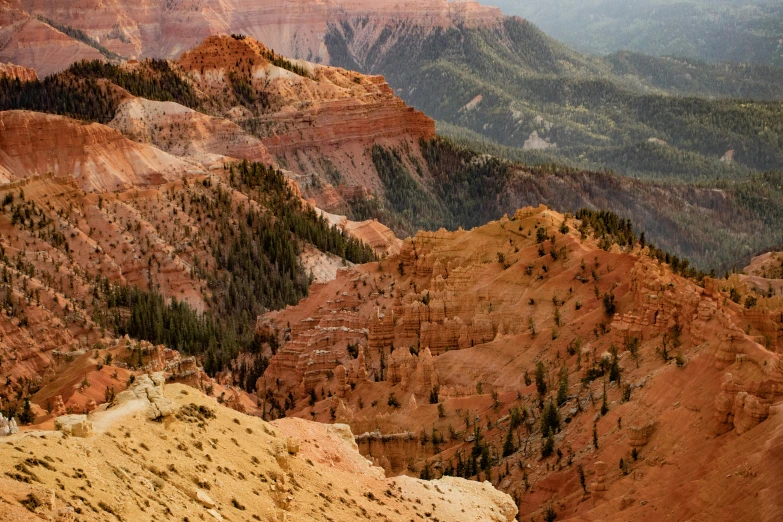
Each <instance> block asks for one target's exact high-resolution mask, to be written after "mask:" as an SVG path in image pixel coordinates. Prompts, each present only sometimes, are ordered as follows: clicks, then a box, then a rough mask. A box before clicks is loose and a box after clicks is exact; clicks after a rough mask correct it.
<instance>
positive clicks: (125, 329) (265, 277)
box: [94, 161, 375, 385]
mask: <svg viewBox="0 0 783 522" xmlns="http://www.w3.org/2000/svg"><path fill="white" fill-rule="evenodd" d="M228 179H229V185H230V187H231V188H233V189H234V190H237V191H239V192H241V193H243V194H245V195H246V196H248V197H249V198H251V199H252V200H253V201H255V202H256V203H258V204H259V205H261V207H260V208H261V209H263V210H258V209H256V208H254V206H253V205H241V204H237V203H236V201H235V200H234V199H233V198H232V195H231V190H230V188H229V187H224V186H222V185H220V184H219V185H215V186H213V185H212V183H211V182H210V183H208V182H207V181H205V182H204V183H203V184H201V185H198V184H196V185H195V186H193V187H191V188H189V189H188V190H185V191H183V192H182V193H181V194H179V196H178V198H177V200H178V203H179V204H180V208H182V209H183V210H184V211H185V212H187V214H188V215H190V216H191V217H193V218H194V220H201V222H202V223H203V226H204V229H205V230H206V231H208V237H209V240H208V245H209V247H208V249H207V251H206V252H205V254H207V257H206V258H201V259H199V258H196V259H195V260H194V266H193V273H192V276H193V277H194V278H195V279H197V280H203V281H205V282H206V287H207V289H208V293H207V295H208V297H209V299H208V304H209V309H208V310H207V311H206V312H204V313H203V314H199V313H197V312H196V311H195V310H194V309H193V308H192V307H190V306H189V305H188V304H187V303H185V302H183V301H178V300H177V299H171V300H170V301H167V300H165V299H164V298H163V297H162V296H161V295H160V294H159V293H158V292H157V290H156V288H155V286H154V284H153V285H151V287H150V288H148V289H144V288H137V287H128V286H124V285H113V284H110V283H109V282H108V281H107V280H105V279H103V280H100V281H98V282H97V283H96V285H95V291H94V296H96V299H97V300H98V301H100V302H102V303H104V305H105V306H102V307H98V308H97V309H96V312H95V314H94V319H95V320H97V321H98V322H99V323H100V324H102V325H104V326H106V327H108V328H111V330H112V331H114V332H115V333H116V334H117V335H125V334H128V335H130V336H131V337H133V338H137V339H144V340H147V341H150V342H152V343H161V344H165V345H167V346H169V347H171V348H175V349H177V350H180V351H181V352H182V353H185V354H190V355H198V356H201V357H202V358H203V364H204V369H205V370H206V371H207V373H209V374H210V375H214V374H215V373H216V372H219V371H221V370H223V369H224V368H225V367H226V365H228V364H229V363H230V362H231V361H232V360H234V359H236V357H237V356H238V355H239V354H240V353H243V352H250V353H254V354H257V353H258V352H259V351H260V349H261V344H262V342H266V341H270V340H269V339H264V338H261V337H259V336H258V335H257V333H256V331H255V321H256V318H257V317H258V316H259V315H261V314H263V313H265V312H267V311H269V310H277V309H280V308H283V307H285V306H287V305H292V304H296V303H297V302H299V301H300V300H301V299H302V298H303V297H305V296H306V295H307V292H308V287H309V285H310V283H311V281H312V278H311V274H309V273H308V272H306V271H305V269H304V268H303V267H302V265H301V263H300V262H299V258H298V255H299V254H300V253H301V250H302V246H303V245H304V244H310V245H313V246H315V247H317V248H319V249H320V250H321V251H323V252H327V253H331V254H335V255H337V256H340V257H342V258H344V259H345V260H346V261H350V262H353V263H365V262H368V261H371V260H373V259H375V255H374V253H373V251H372V249H371V248H370V247H369V246H367V245H366V244H364V243H363V242H361V241H359V240H357V239H355V238H353V237H349V236H347V235H346V234H345V233H344V232H343V231H342V230H340V229H338V228H337V227H334V226H332V225H330V224H329V223H328V222H327V221H326V219H325V218H323V217H320V216H318V215H317V214H316V213H315V211H314V210H313V209H312V208H311V207H309V206H307V205H305V204H303V203H302V202H301V200H300V199H299V198H298V197H297V196H296V195H295V194H294V193H293V191H292V190H291V188H290V186H289V185H288V182H287V181H286V180H285V177H284V176H283V174H282V173H281V172H280V171H279V170H276V169H274V168H271V167H268V166H265V165H263V164H260V163H253V162H247V161H245V162H242V163H239V164H236V165H232V166H230V167H229V173H228ZM251 381H252V385H255V379H249V380H248V381H247V382H248V383H250V382H251ZM243 384H244V383H243Z"/></svg>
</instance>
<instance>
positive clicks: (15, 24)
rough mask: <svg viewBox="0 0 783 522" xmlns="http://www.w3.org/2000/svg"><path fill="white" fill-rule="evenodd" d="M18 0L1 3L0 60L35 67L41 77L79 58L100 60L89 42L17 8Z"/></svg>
mask: <svg viewBox="0 0 783 522" xmlns="http://www.w3.org/2000/svg"><path fill="white" fill-rule="evenodd" d="M18 5H19V4H18V3H17V2H5V1H3V2H0V62H10V63H13V64H18V65H23V66H26V67H29V68H31V69H34V70H35V72H36V73H37V74H38V76H39V77H41V78H43V77H44V76H48V75H50V74H52V73H56V72H59V71H62V70H63V69H66V68H67V67H68V66H69V65H71V64H72V63H74V62H78V61H79V60H99V59H101V58H102V55H101V53H100V52H99V51H98V50H97V49H95V48H93V47H90V46H89V45H86V44H84V43H82V42H80V41H78V40H75V39H73V38H71V37H70V36H68V35H67V34H65V33H62V32H60V31H58V30H57V29H55V28H53V27H52V26H50V25H48V24H46V23H45V22H43V21H41V20H39V19H38V18H36V17H35V16H31V15H30V14H29V13H27V12H25V11H22V10H21V9H19V8H18Z"/></svg>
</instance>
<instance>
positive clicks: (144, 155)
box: [0, 111, 200, 192]
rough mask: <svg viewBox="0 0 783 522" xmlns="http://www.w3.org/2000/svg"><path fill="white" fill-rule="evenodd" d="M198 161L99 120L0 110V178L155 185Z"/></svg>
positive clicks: (91, 185) (108, 187) (108, 186)
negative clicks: (131, 136)
mask: <svg viewBox="0 0 783 522" xmlns="http://www.w3.org/2000/svg"><path fill="white" fill-rule="evenodd" d="M199 170H200V165H197V164H195V163H192V162H190V161H188V160H185V159H182V158H177V157H174V156H172V155H170V154H167V153H165V152H163V151H161V150H159V149H157V148H155V147H150V146H147V145H142V144H139V143H136V142H133V141H131V140H129V139H127V138H125V137H124V136H123V135H122V134H120V133H119V132H117V131H115V130H113V129H110V128H109V127H106V126H104V125H99V124H86V123H82V122H78V121H75V120H72V119H70V118H65V117H62V116H54V115H44V114H40V113H35V112H28V111H5V112H0V182H5V183H9V182H11V181H18V180H24V179H28V178H32V177H35V176H45V175H47V174H53V175H55V176H60V177H63V178H70V179H73V180H75V182H76V184H77V185H78V186H79V187H80V188H81V189H83V190H87V191H98V192H103V191H112V190H119V189H128V188H130V187H133V186H145V185H157V184H160V183H162V182H164V181H170V180H173V179H175V178H179V177H181V176H183V175H184V174H187V173H193V174H195V173H198V172H199Z"/></svg>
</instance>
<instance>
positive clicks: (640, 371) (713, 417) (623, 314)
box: [259, 208, 783, 520]
mask: <svg viewBox="0 0 783 522" xmlns="http://www.w3.org/2000/svg"><path fill="white" fill-rule="evenodd" d="M563 219H564V217H563V216H562V215H559V214H557V213H555V212H552V211H550V210H547V209H544V208H539V209H523V210H521V211H519V212H517V215H516V216H515V217H514V218H513V219H504V220H501V221H499V222H495V223H491V224H489V225H487V226H484V227H480V228H478V229H475V230H472V231H470V232H464V231H463V232H455V233H446V232H441V233H419V234H418V235H417V236H416V238H414V239H413V240H412V241H411V240H407V241H406V242H405V244H404V245H403V247H402V250H401V252H400V254H399V255H397V256H392V257H390V258H388V259H386V260H384V261H383V262H382V263H380V264H379V263H372V264H369V265H363V266H359V267H354V268H352V269H351V270H350V271H347V272H344V273H341V274H340V275H339V276H338V278H337V279H336V280H334V281H332V282H329V283H327V284H326V285H319V286H318V287H317V288H315V289H314V290H313V291H312V293H311V295H310V296H309V297H308V298H307V299H305V300H304V301H302V302H301V303H300V304H299V305H298V306H296V307H293V308H291V309H287V310H285V311H281V312H275V313H271V314H269V315H268V316H267V317H265V318H264V319H263V320H261V321H260V325H262V327H263V328H277V329H278V330H279V331H280V332H281V333H280V335H281V336H282V338H284V339H286V340H287V341H286V342H285V344H284V346H283V348H282V349H281V350H279V351H278V353H277V355H275V356H274V357H273V358H272V361H271V365H270V367H269V369H268V370H267V373H266V374H265V376H264V380H263V382H260V383H259V389H264V386H265V385H266V386H270V385H271V384H270V383H280V384H281V386H282V390H281V391H280V393H281V396H284V395H285V394H287V393H288V392H289V391H290V393H292V395H293V397H294V398H295V399H296V400H297V402H296V407H295V408H294V410H295V411H296V413H295V415H296V416H301V417H305V418H313V419H316V420H320V421H322V422H335V421H336V422H346V423H348V424H350V425H351V428H352V430H353V431H354V433H357V434H363V435H359V436H358V438H357V440H358V441H359V447H360V450H361V451H362V452H363V453H364V454H365V455H368V456H369V457H371V458H372V460H373V461H374V462H376V463H378V464H379V465H382V466H383V467H384V468H385V469H386V470H387V472H388V473H392V474H413V475H415V474H418V473H420V471H421V470H422V467H423V465H424V463H425V462H428V463H429V464H430V465H431V466H432V468H431V469H432V470H435V471H434V475H435V476H439V474H440V472H442V470H443V469H444V467H447V466H448V464H449V461H451V463H452V464H454V463H455V462H456V457H455V455H456V453H457V452H461V453H462V458H463V459H466V458H467V456H469V454H470V448H471V447H472V444H471V442H470V441H471V440H472V434H473V430H474V429H475V425H479V426H481V428H482V430H483V432H482V436H483V437H485V438H486V440H487V441H489V443H490V446H491V447H492V448H493V449H492V452H493V454H495V455H497V459H496V460H495V462H494V463H493V466H492V470H491V472H490V477H491V480H492V482H493V483H494V484H495V485H496V486H498V487H499V488H500V489H501V490H504V491H507V492H509V493H510V494H512V496H514V497H515V498H517V499H518V500H519V505H520V512H521V514H522V517H521V518H526V517H527V516H528V515H533V516H534V517H535V516H537V513H539V512H540V511H539V510H541V509H542V508H543V507H545V506H546V505H548V504H551V505H553V506H554V508H555V510H556V511H557V513H558V518H563V519H565V518H570V517H576V518H580V519H590V520H593V519H595V520H601V519H603V520H606V519H616V518H617V517H618V516H622V518H629V519H633V518H643V519H664V518H666V519H669V518H671V519H676V520H688V519H700V518H701V517H706V518H715V519H720V520H726V519H728V518H732V519H740V520H775V519H777V518H779V517H780V516H781V514H782V512H781V508H780V506H781V497H780V493H779V492H776V491H775V489H774V486H772V485H773V484H776V483H777V482H778V481H779V480H780V479H781V475H780V463H781V455H783V454H782V453H781V444H783V439H781V436H780V433H782V432H781V429H783V428H781V426H783V424H781V422H783V420H782V419H783V418H781V417H780V414H779V410H780V406H779V404H780V401H781V398H782V397H783V365H782V364H781V358H780V353H779V352H780V350H781V331H782V330H781V317H780V312H779V310H780V309H781V303H780V302H778V301H774V302H773V301H769V302H765V306H763V307H762V306H758V307H754V308H752V309H746V308H745V307H743V306H741V305H737V304H735V303H733V302H731V301H730V300H729V299H728V297H727V293H728V292H727V291H726V292H723V291H721V289H722V288H723V287H725V286H726V282H724V281H716V280H710V279H706V280H705V283H704V286H703V287H702V286H699V285H697V284H696V283H695V282H693V281H691V280H686V279H683V278H681V277H679V276H675V275H673V274H671V272H670V271H669V269H668V267H667V266H665V265H661V264H659V263H658V262H657V261H653V260H651V259H650V258H648V257H647V255H646V251H640V250H639V249H638V247H637V248H636V249H634V250H625V251H621V250H619V249H618V248H617V247H616V246H615V247H614V249H613V250H612V251H611V252H605V251H603V250H600V249H599V248H598V247H597V246H596V243H595V242H593V241H592V240H591V239H587V240H581V239H580V238H579V234H578V233H577V232H575V231H574V228H575V227H577V226H578V221H575V220H573V219H571V220H568V225H569V226H570V228H571V231H570V232H568V233H567V234H561V233H559V232H556V230H558V229H559V227H560V224H561V223H562V221H563ZM537 226H543V227H545V228H546V229H547V231H548V233H549V234H550V235H551V234H554V235H555V236H556V242H555V246H554V250H555V251H557V252H559V253H558V259H557V260H554V259H553V258H552V256H551V255H550V254H548V253H545V255H543V256H540V255H539V253H538V246H537V245H536V242H535V236H536V234H535V230H536V227H537ZM529 232H532V234H531V235H528V233H529ZM544 246H545V251H546V252H549V251H550V250H551V249H552V248H553V247H552V245H550V241H547V242H546V243H545V244H544ZM498 252H500V253H503V254H504V255H505V261H506V263H508V264H509V265H510V266H509V267H508V268H507V269H504V267H503V266H502V265H501V264H500V263H499V262H498V258H497V253H498ZM401 272H402V273H403V274H404V275H401ZM609 293H611V294H613V295H614V296H615V299H616V303H617V313H616V314H615V315H614V316H612V317H609V316H607V315H606V313H605V309H604V306H603V304H602V297H603V295H604V294H609ZM554 299H556V300H557V303H558V304H557V306H554V305H553V302H554ZM425 301H426V302H427V303H426V304H425ZM555 310H557V313H558V314H559V317H560V322H561V324H560V326H557V325H556V324H555V320H554V317H555ZM288 324H290V325H291V326H290V330H288V329H287V327H286V325H288ZM531 325H532V326H531ZM533 330H535V334H534V333H533ZM632 338H637V339H638V340H639V342H640V347H639V350H638V352H637V353H638V356H637V357H634V356H633V355H632V354H631V353H630V352H629V351H628V350H626V347H627V346H628V340H629V339H632ZM349 343H350V344H353V343H358V345H359V348H358V352H359V354H360V356H359V358H358V359H356V358H354V357H352V356H351V355H349V353H348V349H347V348H348V345H349ZM664 343H665V344H666V349H667V351H668V352H669V356H670V357H671V359H670V360H669V361H666V362H665V361H664V359H663V357H662V356H661V355H660V350H661V349H662V347H663V345H664ZM612 346H615V347H617V349H618V350H619V354H618V357H619V360H618V362H619V367H620V369H621V372H622V373H621V383H622V386H630V388H629V389H630V399H628V400H624V399H623V397H622V394H621V391H622V387H618V386H617V384H616V383H607V385H608V386H607V388H606V390H607V391H606V393H607V405H608V413H606V415H601V413H600V411H599V410H600V407H601V404H602V401H603V393H604V387H603V386H604V378H605V377H602V378H598V379H597V380H594V381H585V382H584V383H582V382H580V380H581V379H583V378H584V377H586V375H587V373H586V372H587V371H588V370H589V369H590V368H594V367H596V364H598V362H599V361H600V360H601V358H602V357H611V356H610V355H609V352H610V351H611V347H612ZM569 347H571V348H570V350H569ZM417 350H418V355H416V354H415V352H416V351H417ZM675 357H676V358H679V360H680V361H681V364H679V363H678V364H675ZM381 361H383V362H381ZM539 361H540V362H542V363H543V364H544V367H545V369H546V373H547V377H546V382H547V383H548V393H547V395H549V396H550V397H552V396H553V395H555V394H556V393H557V389H558V382H559V381H558V375H559V372H560V371H561V370H560V369H561V368H566V369H567V371H568V374H569V381H568V382H569V383H570V385H569V387H568V393H567V395H568V399H567V400H566V401H565V403H564V404H563V405H562V406H561V407H560V416H561V418H562V419H563V420H564V422H566V424H563V429H562V431H560V432H559V433H558V434H557V435H556V436H555V438H554V440H555V446H556V448H558V449H560V451H561V452H562V455H563V456H562V457H561V458H560V457H557V456H551V457H548V458H541V450H540V447H541V444H542V437H541V434H540V430H538V425H539V416H540V410H539V409H538V406H537V404H538V393H537V392H536V385H535V382H531V383H530V384H526V382H525V375H526V374H528V375H529V376H530V378H531V379H533V380H534V374H535V369H536V364H537V363H538V362H539ZM382 367H383V369H382ZM436 386H437V387H438V389H439V390H438V395H439V399H440V403H441V405H442V407H443V414H442V416H441V415H439V412H438V407H436V406H435V405H434V404H430V400H429V399H430V393H431V392H432V390H433V388H434V387H436ZM310 390H314V394H315V399H316V401H315V403H314V404H313V405H312V406H311V405H310V404H309V403H310V402H312V400H311V399H309V398H308V397H309V395H310V393H311V392H310ZM391 393H393V394H394V396H395V397H396V398H397V400H398V402H399V404H400V406H399V407H393V406H390V405H388V404H387V402H388V398H389V395H390V394H391ZM512 408H517V409H518V410H520V411H521V409H522V408H525V409H526V410H527V411H528V413H529V415H531V416H532V418H533V419H534V420H528V421H527V422H528V424H527V426H529V428H526V424H525V423H523V424H522V426H520V427H519V428H516V429H515V430H512V436H513V441H514V446H515V452H514V453H513V454H512V455H510V456H509V457H505V458H503V457H501V456H500V455H499V452H500V450H501V448H502V447H503V443H504V440H505V438H506V436H507V433H508V430H509V428H508V423H509V412H510V410H511V409H512ZM594 420H595V421H596V424H595V425H596V429H597V433H598V439H599V445H598V449H596V448H595V447H594V446H593V441H592V430H593V423H594ZM474 422H475V423H476V424H474ZM433 433H437V434H439V436H440V437H443V439H444V440H443V442H440V443H439V444H438V445H437V447H435V446H434V445H433V442H432V440H433V439H432V437H433ZM423 441H424V442H423ZM632 448H637V451H638V452H639V455H640V456H639V457H638V460H634V459H633V458H632V457H631V450H632ZM621 458H622V459H624V461H625V462H627V463H628V468H626V472H623V471H622V470H621V469H619V466H618V462H619V461H620V459H621ZM600 462H605V463H607V466H608V470H607V471H606V472H605V475H604V476H603V477H602V478H601V479H600V480H599V479H598V478H597V477H596V470H598V471H599V472H600V471H601V470H602V469H604V468H602V465H601V464H599V463H600ZM580 465H581V466H583V468H584V470H585V472H586V473H587V485H586V489H587V494H585V493H584V492H583V490H582V488H581V486H580V484H579V480H578V474H577V467H578V466H580ZM525 476H526V477H527V479H526V480H527V483H528V484H529V485H528V486H526V485H525V480H524V477H525ZM482 478H487V475H486V473H482ZM591 482H595V484H592V485H591V484H590V483H591ZM727 489H728V490H731V491H733V492H735V493H734V494H732V495H724V494H720V493H719V492H721V491H724V490H727ZM620 512H622V515H620V514H619V513H620ZM727 513H729V514H730V516H729V517H728V518H727V515H726V514H727Z"/></svg>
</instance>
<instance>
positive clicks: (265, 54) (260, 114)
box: [178, 36, 435, 210]
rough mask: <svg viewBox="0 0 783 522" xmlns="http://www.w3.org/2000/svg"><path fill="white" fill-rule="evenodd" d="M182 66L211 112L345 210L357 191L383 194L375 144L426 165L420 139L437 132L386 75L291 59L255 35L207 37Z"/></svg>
mask: <svg viewBox="0 0 783 522" xmlns="http://www.w3.org/2000/svg"><path fill="white" fill-rule="evenodd" d="M274 60H282V61H283V62H282V63H281V62H278V63H277V64H275V63H273V62H274ZM178 63H179V65H180V66H181V67H182V69H183V71H184V72H185V73H186V74H187V75H188V77H189V78H190V79H191V80H192V81H193V82H194V84H195V86H196V87H197V88H198V89H199V90H200V91H201V92H203V93H204V94H205V95H207V96H209V97H211V99H212V100H214V101H213V103H212V106H211V109H210V110H212V111H214V112H217V113H219V114H220V115H221V116H223V117H225V118H228V119H230V120H232V121H235V122H236V123H238V124H239V125H240V126H241V127H242V128H243V129H246V130H247V131H248V132H251V133H253V134H255V135H256V136H258V137H259V138H260V139H261V143H262V144H263V145H264V147H265V148H266V149H267V150H268V151H269V152H270V154H272V155H273V156H274V157H275V158H276V159H277V161H278V162H279V163H280V164H281V165H283V166H284V167H285V168H286V170H288V171H289V172H290V175H291V176H292V177H293V179H295V180H296V181H297V182H298V184H299V186H300V188H302V189H303V191H304V193H305V195H306V196H308V197H314V198H315V200H316V202H317V204H318V205H319V206H321V207H322V208H324V209H326V210H332V209H337V208H341V207H343V208H344V206H345V203H346V200H347V199H350V198H351V197H353V196H354V192H356V191H357V190H361V191H363V192H364V193H378V194H382V193H383V191H384V187H383V185H382V183H381V181H380V179H379V177H378V174H377V172H376V171H375V167H374V166H373V162H372V157H371V154H370V151H371V148H372V146H373V145H375V144H380V145H384V146H386V147H394V148H401V149H404V150H408V151H409V155H410V157H416V158H418V159H419V161H420V163H421V164H424V163H425V162H424V160H423V158H422V157H421V151H420V149H419V140H420V139H428V138H431V137H434V136H435V123H434V121H433V120H431V119H430V118H428V117H427V116H425V115H424V114H423V113H421V112H419V111H416V110H415V109H413V108H411V107H408V106H407V105H405V103H404V102H403V101H402V100H401V99H400V98H398V97H397V96H395V95H394V93H393V92H392V90H391V89H390V88H389V86H388V84H387V83H386V81H385V80H384V79H383V77H380V76H365V75H361V74H358V73H354V72H350V71H346V70H344V69H339V68H335V67H326V66H321V65H317V64H314V63H310V62H304V61H296V60H294V61H289V60H287V59H286V58H283V57H282V56H279V55H276V54H274V52H273V51H272V50H270V49H268V48H267V47H265V46H264V45H263V44H261V43H259V42H257V41H255V40H253V39H252V38H243V39H237V38H232V37H228V36H213V37H209V38H207V39H206V40H205V41H204V42H203V44H202V45H200V46H198V47H196V48H195V49H193V50H191V51H188V52H186V53H184V54H183V55H182V56H181V57H180V59H179V61H178ZM245 85H246V86H247V89H249V90H248V92H247V94H244V95H243V94H242V92H244V91H243V90H242V89H244V88H245V87H243V86H245Z"/></svg>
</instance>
